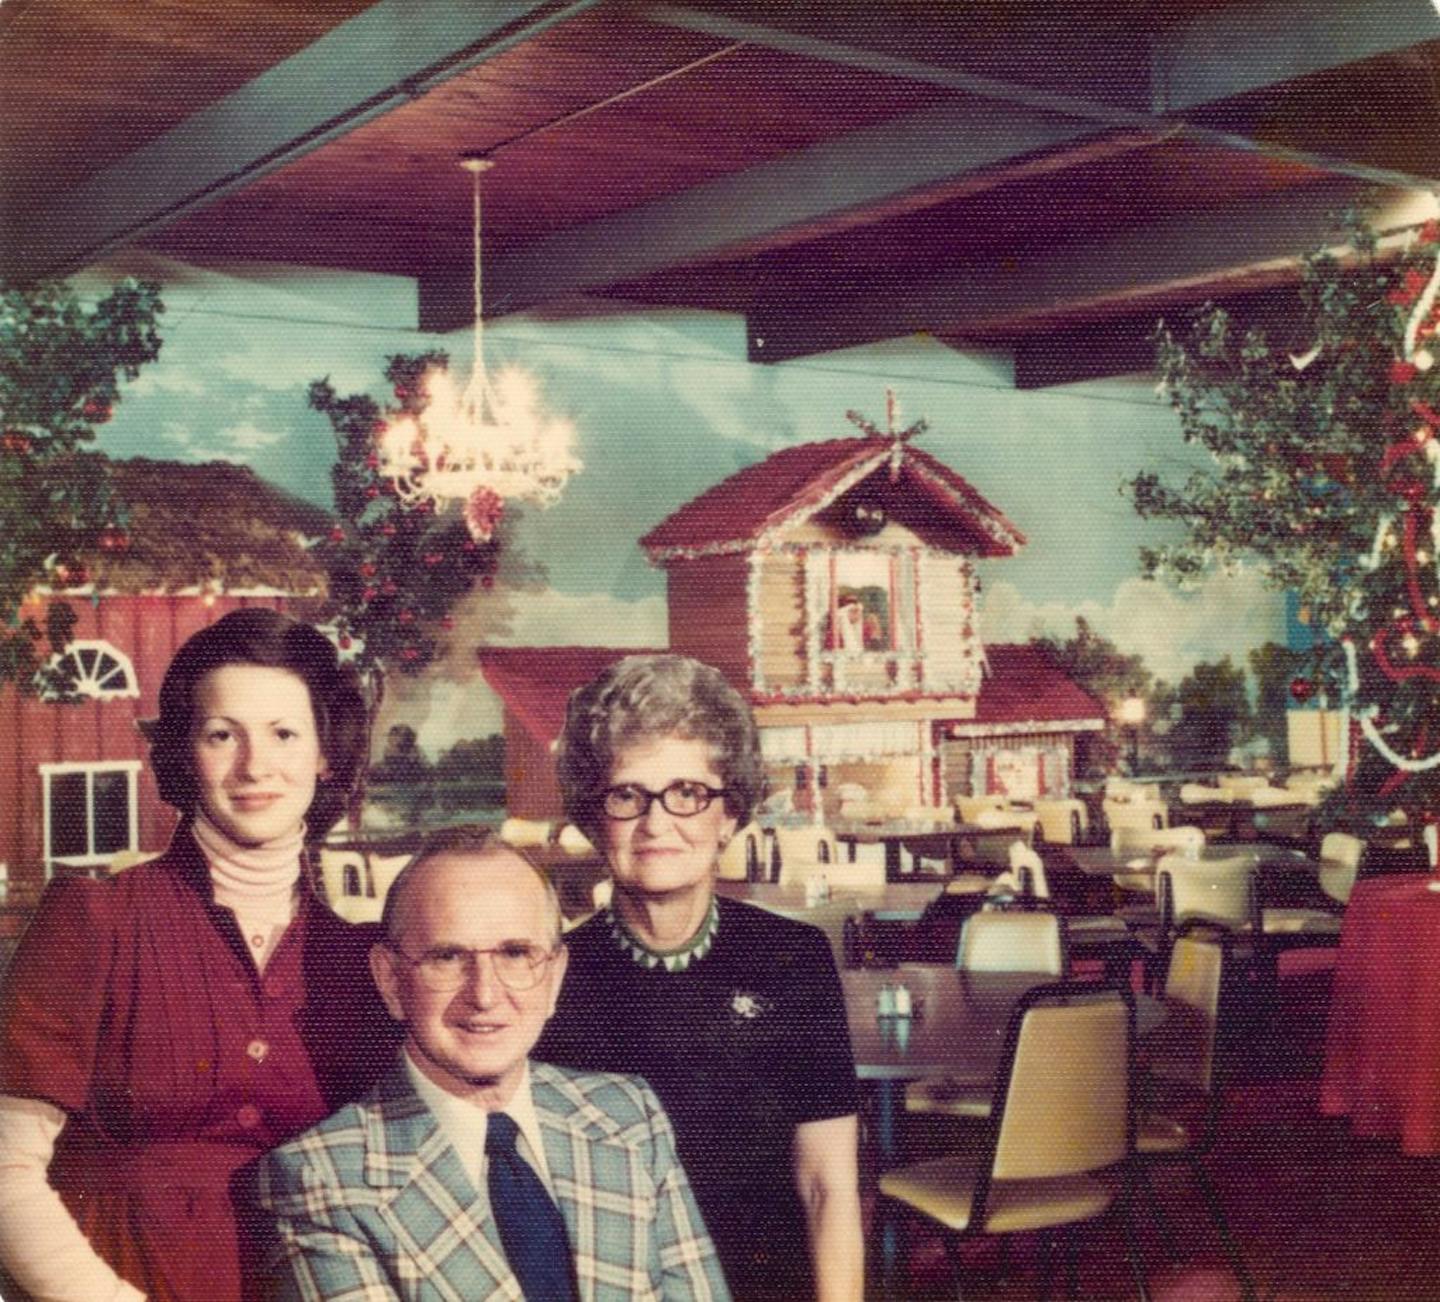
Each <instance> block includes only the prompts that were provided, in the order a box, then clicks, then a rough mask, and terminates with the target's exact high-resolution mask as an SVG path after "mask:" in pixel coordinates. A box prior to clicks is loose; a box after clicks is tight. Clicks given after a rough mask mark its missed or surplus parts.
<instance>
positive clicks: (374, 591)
mask: <svg viewBox="0 0 1440 1302" xmlns="http://www.w3.org/2000/svg"><path fill="white" fill-rule="evenodd" d="M379 595H380V589H379V588H366V589H365V591H364V592H362V593H361V594H360V600H361V601H374V600H375V598H376V597H378V596H379Z"/></svg>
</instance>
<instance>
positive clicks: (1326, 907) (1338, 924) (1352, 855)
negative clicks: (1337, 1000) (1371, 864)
mask: <svg viewBox="0 0 1440 1302" xmlns="http://www.w3.org/2000/svg"><path fill="white" fill-rule="evenodd" d="M1364 852H1365V842H1364V841H1362V840H1360V839H1359V837H1355V836H1350V835H1349V834H1347V833H1345V832H1331V833H1329V834H1328V835H1327V836H1326V837H1325V839H1324V840H1323V841H1322V842H1321V843H1320V867H1319V871H1318V872H1317V874H1316V883H1315V884H1316V886H1318V887H1319V890H1320V891H1321V892H1322V893H1323V894H1324V896H1325V897H1326V898H1325V899H1324V900H1317V904H1315V905H1311V906H1300V907H1294V906H1291V907H1275V906H1271V905H1267V904H1266V903H1265V902H1264V901H1263V899H1262V900H1260V901H1258V912H1259V922H1258V927H1259V932H1260V948H1261V957H1262V959H1263V961H1264V963H1265V964H1266V968H1265V975H1266V978H1267V980H1268V981H1269V982H1270V983H1271V984H1272V986H1273V985H1274V983H1276V982H1277V981H1278V980H1279V966H1278V965H1279V961H1280V955H1281V954H1283V953H1284V952H1285V951H1286V950H1287V949H1327V948H1338V947H1339V945H1340V932H1341V929H1342V926H1343V923H1344V907H1345V904H1346V902H1347V901H1348V900H1349V899H1350V890H1351V888H1352V887H1353V886H1354V885H1355V878H1356V876H1357V875H1358V874H1359V871H1360V860H1361V858H1362V857H1363V855H1364ZM1257 889H1258V888H1257ZM1311 894H1312V895H1313V894H1314V892H1313V890H1312V892H1311Z"/></svg>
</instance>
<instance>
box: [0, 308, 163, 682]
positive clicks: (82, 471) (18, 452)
mask: <svg viewBox="0 0 1440 1302" xmlns="http://www.w3.org/2000/svg"><path fill="white" fill-rule="evenodd" d="M162 310H163V309H162V307H161V304H160V290H159V286H157V285H154V284H149V283H142V282H138V281H132V280H127V281H124V282H122V283H121V284H119V285H117V286H116V287H115V288H114V289H112V290H111V291H110V293H109V294H107V295H106V296H105V297H104V298H102V299H101V300H100V301H99V302H97V303H96V304H95V305H94V306H93V307H87V306H85V304H83V303H82V302H81V300H80V298H79V297H78V296H77V295H76V294H75V292H74V291H73V290H72V289H70V288H69V287H68V286H66V285H63V284H59V283H54V282H47V283H43V284H39V285H36V286H34V287H32V288H29V289H23V290H22V289H15V288H12V287H8V286H6V287H3V288H0V683H4V682H14V683H16V684H17V685H18V686H19V687H20V689H21V690H22V691H28V690H32V689H33V688H35V687H36V686H42V685H43V686H46V687H49V688H52V689H60V690H63V688H64V684H63V682H59V681H54V680H53V676H52V677H51V678H47V675H46V673H45V672H43V667H44V666H45V665H46V663H47V662H48V660H49V658H50V656H51V654H52V653H53V652H58V651H59V650H60V649H61V648H62V647H63V646H64V644H65V642H66V641H67V640H68V636H69V630H70V628H71V627H72V626H73V624H74V622H75V620H74V615H73V613H72V612H71V611H70V608H69V606H68V605H67V604H66V603H65V602H63V601H56V602H53V603H51V604H50V606H49V607H48V611H47V616H46V619H45V626H44V628H42V627H41V626H40V624H39V623H38V622H37V621H36V620H34V619H30V618H25V619H22V618H21V615H20V608H21V605H22V603H23V602H24V601H25V599H26V598H27V597H28V596H29V595H30V593H31V591H32V590H33V589H34V588H36V587H42V586H43V587H49V588H50V589H51V590H53V591H63V590H64V589H66V588H77V587H83V586H84V585H86V584H88V583H89V582H90V577H91V576H90V574H89V571H88V568H87V561H86V558H87V557H93V556H95V555H97V554H98V553H100V552H109V553H114V552H123V551H124V550H125V549H126V548H127V547H128V546H129V541H130V540H129V533H128V531H127V530H128V515H127V512H126V508H125V504H124V502H123V501H122V500H121V499H120V497H119V495H118V494H117V493H116V492H115V491H114V487H113V485H112V483H111V474H110V464H109V462H108V461H107V460H106V459H105V458H104V457H102V456H99V455H98V454H96V453H94V452H90V451H87V450H86V445H87V444H89V443H91V442H93V441H94V439H95V429H96V427H97V426H99V425H102V424H104V423H105V422H106V421H107V420H109V419H110V415H111V412H112V411H113V409H114V406H115V403H116V402H118V401H119V397H120V381H121V379H122V378H123V379H131V380H133V379H134V378H135V377H136V375H138V374H139V372H140V368H141V367H142V366H143V365H144V364H145V363H146V362H150V361H153V360H154V359H155V357H156V356H158V354H159V352H160V335H159V331H158V329H157V319H158V317H159V314H160V312H161V311H162ZM37 672H39V675H40V676H39V678H37Z"/></svg>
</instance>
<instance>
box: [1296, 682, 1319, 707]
mask: <svg viewBox="0 0 1440 1302" xmlns="http://www.w3.org/2000/svg"><path fill="white" fill-rule="evenodd" d="M1314 694H1315V684H1314V683H1312V682H1311V681H1310V680H1309V679H1308V678H1299V677H1296V678H1292V679H1291V680H1290V697H1291V699H1292V700H1294V701H1296V702H1297V703H1298V704H1300V705H1304V704H1305V702H1306V701H1308V700H1309V699H1310V698H1311V697H1312V696H1313V695H1314Z"/></svg>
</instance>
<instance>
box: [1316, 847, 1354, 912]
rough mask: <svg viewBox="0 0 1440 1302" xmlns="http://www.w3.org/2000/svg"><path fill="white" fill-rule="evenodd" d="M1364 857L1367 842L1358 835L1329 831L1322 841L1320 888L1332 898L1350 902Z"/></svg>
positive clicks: (1344, 902) (1341, 901) (1342, 902)
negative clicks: (1351, 892)
mask: <svg viewBox="0 0 1440 1302" xmlns="http://www.w3.org/2000/svg"><path fill="white" fill-rule="evenodd" d="M1364 857H1365V842H1364V841H1362V840H1361V839H1360V838H1359V837H1358V836H1351V835H1350V834H1349V833H1348V832H1330V833H1328V834H1327V835H1326V837H1325V839H1324V840H1323V841H1321V842H1320V874H1319V876H1320V889H1321V890H1322V891H1324V892H1325V894H1326V895H1328V896H1329V897H1330V898H1331V899H1332V900H1338V901H1339V902H1340V903H1341V904H1346V903H1348V902H1349V900H1350V891H1351V889H1352V888H1353V887H1354V885H1355V878H1356V877H1357V876H1359V873H1360V861H1361V860H1362V859H1363V858H1364Z"/></svg>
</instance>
